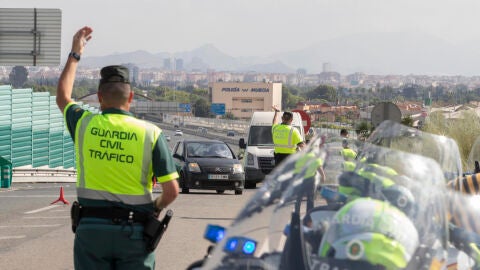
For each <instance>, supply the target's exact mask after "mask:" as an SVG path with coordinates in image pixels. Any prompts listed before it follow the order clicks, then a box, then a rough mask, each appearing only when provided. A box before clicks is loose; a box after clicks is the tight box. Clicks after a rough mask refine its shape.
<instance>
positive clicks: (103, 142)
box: [56, 26, 178, 269]
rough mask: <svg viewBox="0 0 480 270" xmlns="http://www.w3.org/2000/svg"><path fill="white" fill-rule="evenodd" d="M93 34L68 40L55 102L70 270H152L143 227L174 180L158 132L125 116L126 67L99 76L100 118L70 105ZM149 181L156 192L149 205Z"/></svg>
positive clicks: (170, 193) (129, 94)
mask: <svg viewBox="0 0 480 270" xmlns="http://www.w3.org/2000/svg"><path fill="white" fill-rule="evenodd" d="M91 33H92V29H91V28H90V27H87V26H86V27H83V28H82V29H80V30H79V31H78V32H77V33H76V34H75V35H74V37H73V42H72V50H71V53H70V54H69V56H68V59H67V62H66V64H65V67H64V69H63V71H62V74H61V76H60V79H59V82H58V89H57V98H56V101H57V105H58V107H59V109H60V111H62V113H63V114H64V117H65V121H66V125H67V127H68V131H69V132H70V134H71V136H72V139H73V141H74V143H75V152H76V166H77V183H76V186H77V197H78V204H77V202H75V203H74V206H75V208H74V207H72V220H73V219H75V220H77V217H78V223H76V224H75V226H74V225H73V224H72V229H73V228H74V227H75V241H74V265H75V269H154V268H155V253H154V252H153V251H151V250H149V249H148V247H149V245H148V244H147V242H148V241H147V240H148V238H145V235H144V228H146V227H145V225H147V224H151V223H147V222H150V221H151V220H152V217H154V213H156V212H157V213H158V211H159V210H161V209H162V208H164V207H166V206H167V205H169V204H170V203H171V202H173V201H174V200H175V198H176V197H177V195H178V184H177V180H176V179H177V178H178V174H177V172H176V169H175V164H174V161H173V160H172V158H171V153H170V151H169V148H168V146H167V143H166V140H165V138H164V135H163V134H162V130H161V129H160V128H158V127H157V126H155V125H153V124H151V123H149V122H146V121H143V120H139V119H136V118H135V117H134V116H133V115H132V114H131V113H130V112H129V109H130V104H131V102H132V99H133V95H134V93H133V91H132V90H131V88H130V81H129V71H128V69H127V68H125V67H123V66H108V67H104V68H102V70H101V71H100V75H101V79H100V84H99V87H98V93H97V95H98V100H99V102H100V107H101V108H100V109H101V114H96V113H92V112H90V111H87V110H84V109H83V108H82V106H80V105H78V104H76V103H75V102H74V101H73V100H72V98H71V95H72V89H73V83H74V80H75V72H76V70H77V66H78V63H79V61H80V57H81V56H82V53H83V50H84V47H85V44H86V43H87V41H89V40H90V39H91ZM154 176H155V177H156V178H157V181H158V183H160V185H161V187H162V194H161V196H159V197H157V198H156V199H155V200H153V197H152V178H153V177H154ZM73 213H78V215H75V218H74V217H73V216H74V215H73ZM155 221H157V220H156V219H155ZM145 231H147V230H145Z"/></svg>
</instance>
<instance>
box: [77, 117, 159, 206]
mask: <svg viewBox="0 0 480 270" xmlns="http://www.w3.org/2000/svg"><path fill="white" fill-rule="evenodd" d="M160 133H161V130H160V128H158V127H156V126H155V125H153V124H151V123H148V122H145V121H142V120H139V119H136V118H135V117H132V116H129V115H123V114H113V113H112V114H92V113H90V112H86V113H84V114H83V116H82V118H81V119H80V120H79V122H78V124H77V129H76V132H75V150H76V153H77V155H76V161H77V195H78V197H79V198H86V199H95V200H108V201H118V202H123V203H126V204H130V205H138V204H147V203H151V202H152V194H151V192H152V176H153V171H152V164H151V160H152V151H153V148H154V146H155V144H156V142H157V139H158V137H159V136H160Z"/></svg>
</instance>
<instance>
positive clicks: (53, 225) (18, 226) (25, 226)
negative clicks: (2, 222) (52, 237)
mask: <svg viewBox="0 0 480 270" xmlns="http://www.w3.org/2000/svg"><path fill="white" fill-rule="evenodd" d="M62 225H65V224H42V225H11V226H0V229H6V228H12V227H14V228H48V227H58V226H62Z"/></svg>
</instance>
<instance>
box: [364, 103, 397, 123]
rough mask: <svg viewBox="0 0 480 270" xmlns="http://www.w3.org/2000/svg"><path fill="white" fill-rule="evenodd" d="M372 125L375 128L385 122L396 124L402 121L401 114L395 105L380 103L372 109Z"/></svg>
mask: <svg viewBox="0 0 480 270" xmlns="http://www.w3.org/2000/svg"><path fill="white" fill-rule="evenodd" d="M371 118H372V124H373V125H374V126H375V127H376V126H378V125H380V123H382V122H383V121H385V120H391V121H394V122H397V123H400V122H401V121H402V112H401V111H400V109H399V108H398V107H397V105H395V104H393V103H392V102H380V103H378V104H377V105H375V107H373V109H372V113H371Z"/></svg>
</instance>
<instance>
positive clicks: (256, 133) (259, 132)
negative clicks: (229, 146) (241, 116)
mask: <svg viewBox="0 0 480 270" xmlns="http://www.w3.org/2000/svg"><path fill="white" fill-rule="evenodd" d="M248 145H251V146H263V145H268V146H273V139H272V126H251V127H250V132H249V134H248Z"/></svg>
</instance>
